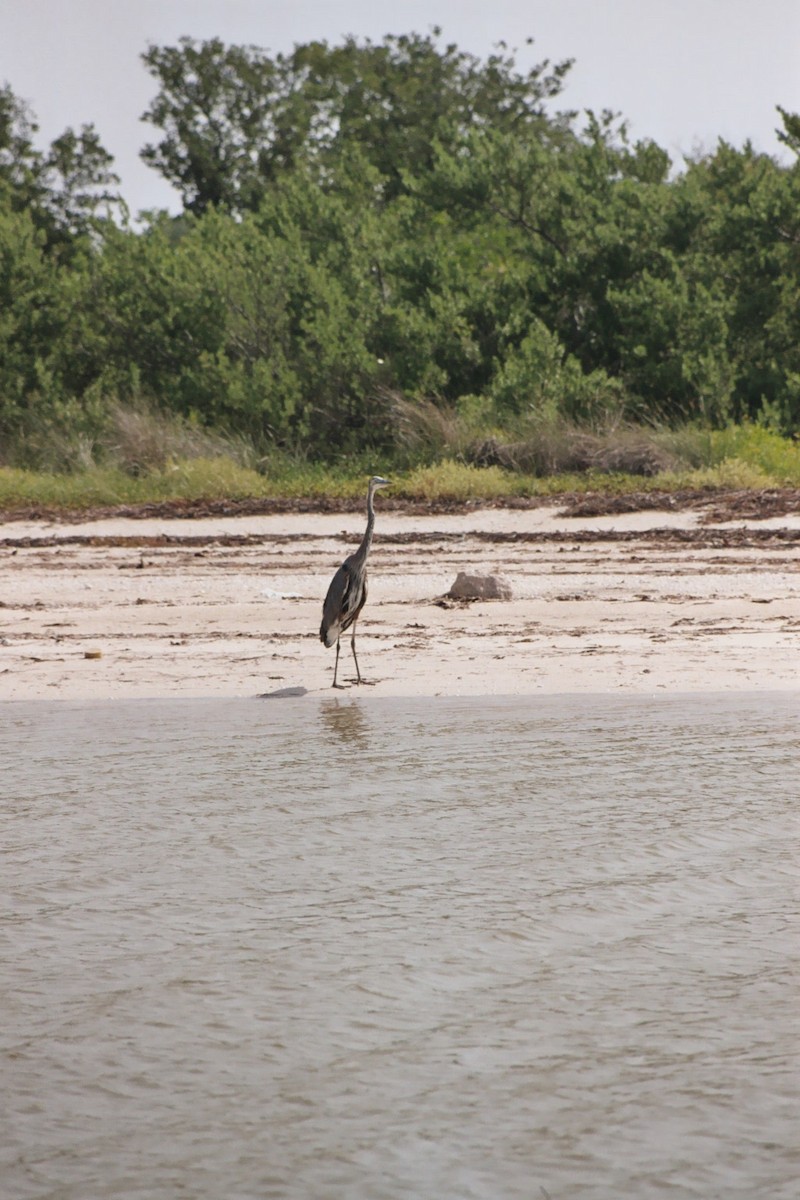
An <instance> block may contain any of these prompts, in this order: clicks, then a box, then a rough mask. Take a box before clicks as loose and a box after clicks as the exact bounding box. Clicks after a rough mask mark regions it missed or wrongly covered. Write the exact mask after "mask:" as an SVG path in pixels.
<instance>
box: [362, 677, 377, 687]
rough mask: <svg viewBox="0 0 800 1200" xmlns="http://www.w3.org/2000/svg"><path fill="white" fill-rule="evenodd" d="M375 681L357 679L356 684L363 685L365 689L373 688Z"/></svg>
mask: <svg viewBox="0 0 800 1200" xmlns="http://www.w3.org/2000/svg"><path fill="white" fill-rule="evenodd" d="M377 682H378V681H377V679H359V680H358V683H363V684H364V685H365V687H375V684H376V683H377Z"/></svg>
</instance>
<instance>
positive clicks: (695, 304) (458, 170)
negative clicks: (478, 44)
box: [0, 32, 800, 458]
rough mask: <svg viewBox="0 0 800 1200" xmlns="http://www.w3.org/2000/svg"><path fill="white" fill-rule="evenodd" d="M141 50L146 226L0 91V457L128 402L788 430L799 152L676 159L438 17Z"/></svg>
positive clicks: (301, 414) (726, 150) (560, 70)
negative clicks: (413, 406)
mask: <svg viewBox="0 0 800 1200" xmlns="http://www.w3.org/2000/svg"><path fill="white" fill-rule="evenodd" d="M143 57H144V62H145V64H146V66H147V68H148V69H149V71H150V72H151V73H152V75H153V77H154V82H155V85H156V87H157V92H156V96H155V98H154V100H153V102H152V104H151V105H150V107H149V108H148V110H147V112H146V114H145V118H146V119H147V120H148V121H149V122H150V124H151V125H152V126H153V127H154V128H155V130H156V131H157V134H158V136H157V138H156V139H155V140H154V141H152V142H151V143H149V144H147V145H146V146H145V147H144V149H143V151H142V156H143V158H144V159H145V160H146V161H147V162H149V163H150V164H151V165H152V166H153V167H154V168H155V169H156V170H157V171H159V172H160V173H161V174H162V175H163V176H164V177H165V178H166V179H167V180H169V182H170V183H172V184H173V185H174V187H175V188H176V189H177V191H178V193H179V195H180V196H181V198H182V202H183V206H184V212H183V214H182V215H181V216H180V217H178V218H173V217H169V216H167V215H166V214H163V213H161V214H150V215H149V217H148V219H147V221H146V223H145V225H144V227H138V228H134V227H132V226H131V224H130V222H129V219H128V215H127V211H126V209H125V205H124V202H123V200H122V198H121V197H120V195H119V193H118V191H117V190H116V189H117V186H118V180H117V178H116V176H115V175H114V173H113V163H112V160H111V158H110V156H109V155H108V154H107V152H106V151H105V150H104V148H103V147H102V145H101V142H100V139H99V137H98V135H97V133H96V131H95V130H94V128H93V127H92V126H85V127H84V128H83V129H82V131H81V132H80V133H77V134H76V133H75V132H74V131H72V130H67V131H66V132H65V133H64V134H63V135H62V136H61V137H60V138H59V139H57V140H56V141H55V142H53V143H52V145H51V147H50V149H49V150H48V151H46V152H45V151H41V150H38V149H36V148H35V145H34V135H35V132H36V129H35V122H34V121H33V118H32V116H31V114H30V113H29V112H28V110H27V109H26V107H25V106H24V105H23V104H22V103H21V102H20V101H19V100H18V98H17V97H16V96H15V95H14V93H13V91H12V90H11V88H10V87H9V86H6V87H5V88H3V89H2V90H0V434H2V437H3V439H4V445H5V447H6V451H5V454H6V458H8V455H9V453H10V451H9V450H8V447H9V446H14V447H16V450H15V453H17V454H18V455H19V454H24V452H25V447H26V446H27V447H28V448H29V451H30V453H31V454H33V453H34V450H35V445H36V438H37V437H40V436H41V433H42V430H43V429H47V428H50V427H52V428H69V429H70V430H73V431H83V432H84V433H85V435H86V437H87V438H91V437H93V436H95V435H96V434H97V433H98V432H99V431H100V430H102V427H103V422H104V420H105V417H106V414H107V413H108V411H109V409H110V406H111V405H112V404H114V403H116V402H118V401H122V402H128V401H131V402H133V401H141V400H146V401H148V402H150V403H154V404H156V405H157V406H159V407H161V408H163V409H165V410H167V411H174V412H177V413H181V414H184V415H187V416H191V417H192V418H193V419H196V420H198V421H199V422H201V423H205V424H208V425H213V426H221V427H224V428H227V429H230V430H237V431H242V432H245V433H247V434H248V435H251V436H253V437H254V438H256V439H257V440H261V441H273V442H276V443H278V444H281V445H287V446H291V447H301V448H304V449H306V450H308V451H310V452H311V453H315V454H323V455H324V454H330V453H338V452H340V451H343V450H348V449H353V448H356V447H363V446H365V445H369V444H381V445H388V446H390V445H391V442H392V438H393V435H394V431H393V427H392V422H391V411H390V407H389V405H388V404H387V400H386V397H387V396H389V395H390V394H392V393H400V394H402V395H404V396H406V397H410V398H414V397H426V398H429V399H433V400H434V401H435V402H436V403H438V404H441V405H446V406H450V407H453V408H455V409H457V410H459V411H462V412H466V413H470V414H471V415H472V416H474V418H475V420H476V422H479V423H480V422H483V424H484V425H486V426H491V425H495V426H503V425H504V424H507V423H508V422H513V421H514V420H516V419H519V418H521V417H524V416H525V415H526V414H541V415H545V416H552V417H556V418H557V417H559V416H563V417H568V418H570V419H575V420H587V421H599V420H603V419H605V418H606V417H607V416H608V415H609V414H617V415H624V416H626V417H629V418H632V419H641V420H648V421H650V420H658V421H666V422H671V423H678V422H682V421H686V420H699V421H703V422H707V423H711V424H722V423H725V422H726V421H729V420H742V419H759V420H766V421H769V422H770V423H771V424H773V425H774V426H776V427H779V428H781V429H783V430H784V431H786V432H793V431H797V430H798V428H800V295H799V294H798V292H799V291H800V167H798V165H797V163H793V164H792V165H790V166H785V165H782V164H780V163H778V162H777V161H776V160H774V159H772V158H770V157H768V156H766V155H763V154H759V153H757V152H756V151H755V150H754V149H753V148H752V147H751V146H750V145H748V144H745V145H744V146H743V147H742V148H736V147H733V146H731V145H728V144H726V143H724V142H720V143H719V144H718V146H717V147H716V149H715V150H714V151H713V152H712V153H710V154H706V155H702V156H698V157H697V158H695V159H694V160H693V161H691V162H690V163H689V164H688V165H687V166H686V167H685V169H683V170H682V171H681V173H680V174H677V175H674V176H673V175H671V173H670V171H671V164H670V161H669V157H668V155H667V154H666V153H665V151H663V150H662V149H661V148H659V147H658V146H657V145H655V144H654V143H652V142H649V141H644V142H637V143H635V144H631V143H630V142H629V140H628V138H627V134H626V129H625V125H624V123H623V122H621V121H620V120H618V119H617V118H615V117H614V116H613V115H611V114H609V113H602V114H600V115H596V114H584V116H583V117H581V118H579V117H578V116H577V114H575V113H570V112H563V111H558V110H556V108H555V107H554V106H555V103H556V101H557V100H558V98H559V96H560V93H561V89H562V87H563V83H564V80H565V78H566V76H567V73H568V70H569V63H562V64H558V65H556V66H551V65H550V64H548V63H543V64H540V65H539V66H537V67H535V68H533V69H532V70H529V71H521V70H519V69H518V67H517V64H516V58H515V55H514V54H513V53H511V52H509V51H507V50H506V49H505V48H503V47H501V48H500V49H499V50H498V52H497V53H496V54H495V55H492V56H490V57H489V58H488V59H486V60H485V61H481V60H478V59H476V58H474V57H472V56H470V55H467V54H464V53H463V52H461V51H459V49H458V48H457V47H456V46H452V45H449V46H445V47H442V46H441V45H440V43H439V37H438V34H437V32H434V33H433V34H432V35H431V36H429V37H422V36H418V35H409V36H407V37H387V38H385V39H384V40H383V41H382V42H381V43H379V44H374V43H372V42H369V41H367V42H363V43H361V42H357V41H356V40H354V39H350V38H349V39H347V40H345V41H344V42H343V43H342V44H341V45H339V46H334V47H331V46H328V45H327V44H324V43H310V44H307V45H303V46H298V47H297V48H296V49H295V51H294V53H293V54H291V55H288V56H282V55H277V56H274V57H270V56H269V55H267V54H266V53H264V52H263V51H261V50H258V49H257V48H253V47H237V46H225V45H224V44H223V43H222V42H220V41H218V40H212V41H209V42H202V43H197V42H194V41H191V40H190V39H183V40H182V41H181V43H180V44H179V45H178V46H173V47H156V46H151V47H150V48H149V49H148V51H147V52H146V53H145V55H144V56H143ZM780 118H781V120H782V133H781V136H782V138H783V140H784V142H785V143H786V145H787V146H788V147H790V148H791V149H792V150H793V151H795V152H797V151H798V149H800V118H798V117H797V116H795V115H792V114H790V113H785V112H782V111H781V113H780ZM0 452H2V448H0Z"/></svg>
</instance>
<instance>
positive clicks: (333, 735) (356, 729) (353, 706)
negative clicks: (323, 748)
mask: <svg viewBox="0 0 800 1200" xmlns="http://www.w3.org/2000/svg"><path fill="white" fill-rule="evenodd" d="M320 714H321V716H322V724H323V727H324V731H325V733H326V734H327V735H328V736H329V738H330V740H331V741H333V742H335V743H337V744H338V743H339V742H347V743H348V744H350V745H354V746H357V747H358V748H359V749H360V750H363V749H365V748H366V747H367V745H368V744H369V722H368V720H367V716H366V713H365V711H364V708H363V707H362V705H361V703H360V702H359V701H358V700H324V701H323V702H322V704H321V705H320Z"/></svg>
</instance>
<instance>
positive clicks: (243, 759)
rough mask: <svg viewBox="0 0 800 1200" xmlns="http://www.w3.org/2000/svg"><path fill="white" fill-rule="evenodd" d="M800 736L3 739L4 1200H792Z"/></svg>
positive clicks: (571, 723) (347, 724)
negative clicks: (35, 1199)
mask: <svg viewBox="0 0 800 1200" xmlns="http://www.w3.org/2000/svg"><path fill="white" fill-rule="evenodd" d="M798 716H800V701H799V699H798V696H797V695H771V696H770V695H768V696H765V695H748V696H729V697H725V696H711V695H708V696H673V697H662V698H659V699H648V698H644V697H633V698H628V699H621V698H608V697H585V696H584V697H577V696H575V697H570V696H564V697H558V698H555V699H553V698H552V697H549V698H538V697H537V698H531V699H518V698H515V699H492V700H474V699H470V700H435V701H431V700H424V701H423V700H387V699H378V698H376V699H372V698H370V697H369V696H368V695H365V696H353V695H346V696H343V697H338V698H334V697H331V698H325V699H321V700H320V699H317V698H313V697H303V698H300V699H292V700H262V701H256V700H253V701H245V700H242V701H227V700H226V701H157V702H145V701H137V702H114V703H106V704H56V703H37V704H5V705H0V764H2V780H3V782H2V791H3V795H4V800H3V803H2V805H0V848H1V849H2V865H1V869H2V876H1V877H0V888H1V889H2V893H3V908H2V929H0V934H1V935H2V939H3V952H2V965H0V992H1V993H2V994H1V995H0V999H1V1000H2V1023H1V1025H0V1066H1V1069H2V1080H1V1082H2V1087H0V1116H2V1125H1V1126H0V1172H1V1173H0V1180H1V1181H2V1182H0V1195H2V1197H3V1200H22V1198H29V1197H48V1198H53V1200H95V1198H97V1200H100V1198H103V1200H106V1198H109V1197H126V1198H127V1197H131V1198H133V1197H136V1198H142V1200H144V1198H145V1197H146V1198H147V1200H161V1198H162V1197H163V1198H164V1200H167V1198H169V1200H172V1198H173V1197H177V1196H187V1197H191V1198H193V1200H206V1198H208V1200H212V1198H213V1200H251V1198H252V1200H257V1198H258V1200H260V1198H264V1197H275V1198H280V1200H320V1198H328V1197H331V1198H333V1197H336V1198H339V1197H341V1198H343V1200H401V1198H402V1200H406V1198H409V1200H411V1198H413V1200H416V1198H420V1200H473V1198H475V1200H506V1198H508V1200H517V1198H519V1200H542V1197H546V1196H549V1197H550V1198H551V1200H575V1198H581V1200H584V1198H586V1200H623V1198H633V1200H640V1198H649V1197H676V1198H677V1197H681V1198H683V1197H703V1198H704V1200H708V1198H715V1197H721V1198H722V1197H724V1198H725V1200H731V1198H734V1197H735V1198H741V1200H756V1198H759V1197H763V1198H765V1200H767V1198H768V1200H796V1197H797V1196H798V1195H800V1182H799V1180H800V1152H798V1142H799V1135H800V1122H799V1121H798V1112H799V1111H800V1107H798V1100H799V1099H800V1096H799V1094H798V1093H799V1092H800V1088H799V1087H798V1078H799V1076H798V1032H799V1031H798V1019H797V1016H796V1013H797V1011H798V996H799V992H798V982H800V941H799V940H798V936H797V935H798V930H797V921H796V914H797V904H798V888H797V871H796V868H797V861H798V847H799V845H800V828H799V826H798V815H797V813H798V792H799V791H800V787H799V786H798V782H797V781H798V778H800V771H799V770H798V768H800V752H799V750H798Z"/></svg>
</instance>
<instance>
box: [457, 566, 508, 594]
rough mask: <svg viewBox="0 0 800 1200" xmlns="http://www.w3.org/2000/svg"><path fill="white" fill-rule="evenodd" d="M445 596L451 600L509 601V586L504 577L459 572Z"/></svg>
mask: <svg viewBox="0 0 800 1200" xmlns="http://www.w3.org/2000/svg"><path fill="white" fill-rule="evenodd" d="M447 594H448V596H449V597H450V598H451V599H452V600H510V599H511V584H510V583H509V582H508V580H507V579H506V577H505V575H467V573H466V571H459V572H458V575H456V581H455V583H454V584H453V585H452V587H451V588H450V591H449V592H448V593H447Z"/></svg>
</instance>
